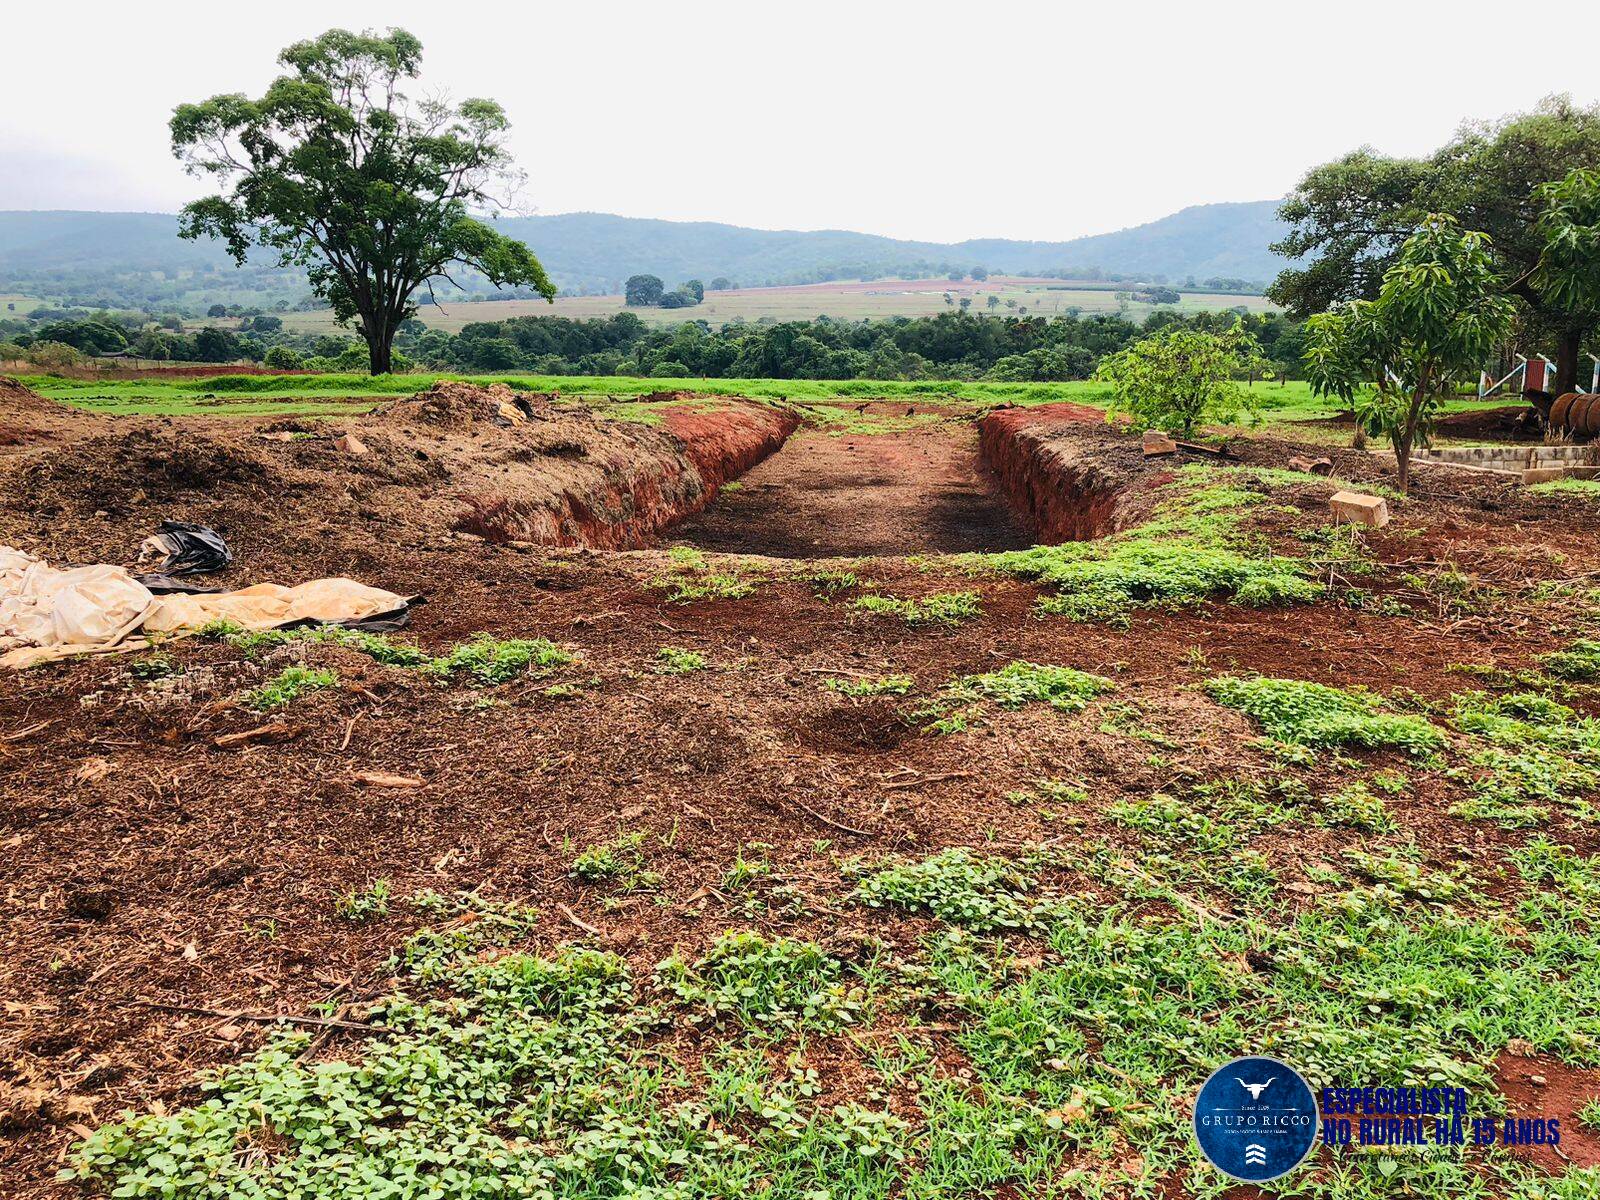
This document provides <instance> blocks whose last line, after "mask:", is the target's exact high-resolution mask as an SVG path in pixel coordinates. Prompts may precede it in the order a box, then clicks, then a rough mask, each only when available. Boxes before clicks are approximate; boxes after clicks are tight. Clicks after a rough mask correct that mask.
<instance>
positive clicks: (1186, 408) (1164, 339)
mask: <svg viewBox="0 0 1600 1200" xmlns="http://www.w3.org/2000/svg"><path fill="white" fill-rule="evenodd" d="M1268 367H1269V364H1268V363H1267V362H1266V360H1265V358H1264V357H1263V356H1262V353H1261V347H1260V346H1259V345H1258V344H1257V342H1256V339H1255V338H1254V337H1253V336H1252V335H1251V334H1250V333H1249V332H1248V331H1246V330H1245V328H1244V326H1243V325H1242V324H1240V323H1237V322H1236V323H1235V324H1234V326H1233V328H1231V329H1227V330H1224V331H1223V332H1222V333H1209V332H1205V331H1203V330H1198V329H1190V328H1189V327H1187V326H1184V325H1169V326H1167V327H1166V328H1165V329H1163V330H1161V332H1159V333H1157V334H1154V335H1152V336H1150V337H1146V338H1140V339H1139V340H1138V341H1137V342H1134V343H1133V344H1132V345H1131V346H1129V347H1127V349H1125V350H1120V351H1118V352H1117V353H1116V354H1112V355H1108V356H1107V357H1106V358H1104V359H1102V360H1101V362H1100V366H1099V369H1098V370H1096V371H1095V373H1094V378H1095V379H1096V380H1098V381H1100V382H1101V383H1109V384H1110V385H1111V388H1112V401H1111V407H1110V408H1109V409H1108V410H1107V412H1106V417H1107V419H1108V420H1109V419H1114V418H1116V417H1117V416H1119V415H1121V414H1123V413H1128V414H1130V415H1131V416H1132V417H1133V419H1134V421H1135V422H1136V423H1137V424H1139V425H1141V426H1143V427H1145V428H1147V429H1163V430H1166V431H1167V432H1169V433H1182V434H1183V435H1184V436H1185V437H1188V436H1189V435H1190V434H1192V433H1193V432H1194V427H1195V423H1196V422H1198V421H1214V422H1227V421H1231V420H1233V419H1234V417H1235V416H1237V415H1238V413H1239V410H1240V409H1241V408H1243V409H1246V410H1248V411H1251V412H1254V411H1255V407H1254V405H1253V404H1252V402H1251V400H1250V393H1249V391H1248V390H1247V389H1245V388H1242V387H1240V386H1239V384H1238V383H1237V382H1236V381H1237V379H1238V377H1239V376H1241V375H1245V374H1248V373H1250V372H1253V371H1254V372H1261V373H1262V374H1263V375H1265V374H1266V372H1267V370H1268Z"/></svg>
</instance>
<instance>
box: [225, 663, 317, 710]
mask: <svg viewBox="0 0 1600 1200" xmlns="http://www.w3.org/2000/svg"><path fill="white" fill-rule="evenodd" d="M338 682H339V677H338V676H337V675H336V674H334V673H333V672H332V671H329V670H326V669H324V668H321V667H285V668H284V669H283V670H281V671H279V672H278V673H277V674H276V675H274V676H273V677H272V678H271V679H269V680H267V682H265V683H263V684H262V685H261V686H260V687H258V688H252V689H251V690H250V691H248V692H245V693H244V694H243V695H242V696H240V697H239V703H241V704H243V705H244V706H245V707H246V708H253V709H255V710H256V711H257V712H269V711H271V710H272V709H275V708H282V707H284V706H285V705H287V704H293V703H294V702H295V701H296V700H298V699H299V698H300V697H301V696H303V695H305V694H306V693H307V692H315V691H319V690H321V689H322V688H330V687H332V686H333V685H334V684H336V683H338Z"/></svg>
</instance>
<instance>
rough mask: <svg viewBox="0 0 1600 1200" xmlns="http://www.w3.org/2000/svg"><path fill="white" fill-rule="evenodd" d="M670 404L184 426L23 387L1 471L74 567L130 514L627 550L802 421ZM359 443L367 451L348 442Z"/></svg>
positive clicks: (362, 544) (335, 538)
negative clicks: (120, 414)
mask: <svg viewBox="0 0 1600 1200" xmlns="http://www.w3.org/2000/svg"><path fill="white" fill-rule="evenodd" d="M23 393H26V394H23ZM41 406H42V407H41ZM655 411H656V423H654V424H642V423H639V422H637V421H620V420H609V419H606V418H605V417H603V416H601V415H600V414H598V413H596V412H595V411H594V410H593V409H590V408H587V407H584V406H582V405H576V404H574V405H560V404H557V403H554V402H553V401H552V400H551V399H550V398H549V397H543V396H530V395H526V394H519V393H513V392H512V391H511V390H510V389H508V388H504V387H499V388H479V387H474V386H472V385H464V384H445V385H440V386H439V387H436V388H433V389H430V390H429V391H428V392H425V393H422V394H420V395H419V396H417V397H414V398H409V399H406V400H401V401H396V402H395V403H393V404H390V405H388V406H387V407H386V408H384V409H382V410H380V411H378V412H375V413H372V414H369V415H367V416H363V417H358V418H353V419H350V420H348V421H340V422H332V423H324V422H319V421H316V420H303V421H302V420H289V421H283V420H271V419H243V420H229V421H226V422H208V421H198V422H193V423H190V424H184V425H180V424H179V423H177V422H174V421H173V420H171V419H163V418H131V417H124V418H107V417H99V416H92V415H89V414H84V413H76V412H72V411H70V410H64V409H62V408H61V407H60V406H58V405H55V404H53V403H51V402H49V401H46V400H42V399H40V398H39V397H37V396H34V395H33V394H32V393H27V392H26V389H20V390H18V389H9V390H8V391H7V393H6V394H4V395H0V433H3V434H4V436H0V445H12V446H18V447H21V448H24V449H25V453H22V454H20V455H15V456H12V457H11V458H9V459H8V460H6V461H4V462H0V482H3V484H4V487H3V488H0V510H4V509H10V510H11V512H12V514H13V517H14V519H15V521H16V522H17V527H18V528H19V530H20V537H21V539H22V540H23V541H24V542H27V541H28V540H29V539H30V538H31V539H44V538H47V537H50V536H51V535H52V534H56V535H59V533H60V532H61V529H62V525H63V523H65V525H66V527H67V531H68V535H69V544H68V548H67V557H70V558H72V559H75V560H81V559H82V558H84V557H86V556H88V555H89V554H90V553H91V551H90V548H89V546H88V544H87V543H86V541H76V542H74V541H72V540H71V533H72V531H75V530H81V529H82V528H83V519H84V518H85V517H89V516H92V515H94V514H102V515H104V516H105V517H108V518H111V519H114V520H116V519H121V520H123V521H125V522H126V523H127V525H128V526H130V535H131V534H132V533H133V532H134V531H135V530H136V529H137V528H139V527H141V526H143V527H145V528H147V529H148V528H153V527H154V525H155V523H157V522H158V521H159V520H161V519H163V518H164V517H168V516H171V515H172V514H173V513H174V512H176V511H187V512H190V513H192V514H195V515H194V516H193V517H192V519H194V520H198V521H201V522H203V523H206V524H210V525H212V526H213V527H214V528H216V529H217V530H218V531H219V532H221V533H222V534H223V536H224V537H227V538H229V540H230V541H232V540H233V539H234V538H235V536H237V537H238V538H239V539H240V540H241V543H242V544H244V545H249V544H250V542H251V541H254V540H257V539H260V540H265V541H275V542H278V543H280V544H290V545H304V544H305V542H306V541H307V540H316V541H318V542H320V543H324V544H333V545H344V546H347V547H349V549H350V551H351V552H352V553H354V554H357V555H360V556H361V557H366V556H367V555H368V554H369V553H370V550H371V547H372V545H373V544H374V542H375V541H383V542H398V543H400V544H408V543H415V542H417V541H425V540H428V539H431V538H436V537H437V536H439V535H440V534H441V533H444V532H446V531H452V530H453V531H456V532H461V533H467V534H471V535H474V536H478V537H482V538H485V539H487V540H490V541H495V542H513V541H516V542H531V543H537V544H541V545H549V546H592V547H599V548H606V549H615V548H622V547H630V546H639V545H642V544H644V542H645V540H646V539H647V538H648V537H649V535H650V534H651V533H653V532H654V531H655V530H657V529H659V528H661V527H663V526H664V525H667V524H670V523H671V522H673V521H675V520H678V519H680V518H681V517H683V516H685V515H687V514H689V513H692V512H695V511H697V510H698V509H699V508H700V507H702V506H703V505H704V504H705V503H706V502H707V501H708V500H709V499H710V498H711V497H712V496H713V495H714V494H715V492H716V489H717V488H718V487H719V486H720V485H721V484H722V483H723V482H724V481H725V480H727V479H729V478H731V477H733V476H735V475H737V474H739V473H740V472H741V471H743V470H744V469H746V467H748V466H749V465H751V464H753V463H755V462H758V461H759V460H760V459H761V458H763V457H765V456H766V455H767V454H770V453H771V452H772V451H774V450H776V449H777V448H778V447H779V446H781V445H782V444H783V441H784V439H785V438H786V437H787V436H788V434H789V432H790V431H791V430H792V429H793V428H794V426H795V419H794V418H793V417H792V416H789V415H788V414H785V413H780V412H777V411H775V410H773V409H771V408H768V407H766V406H763V405H758V404H754V403H749V402H744V401H738V400H704V401H693V402H688V403H683V404H677V405H672V404H663V405H661V406H660V408H659V410H655ZM344 433H353V434H355V435H356V437H357V438H358V439H359V441H360V443H361V444H362V445H363V446H365V447H366V450H367V453H364V454H358V453H351V452H348V451H347V450H345V449H341V447H340V443H339V442H338V440H337V436H338V435H340V434H344ZM141 536H142V535H141ZM137 540H138V538H135V539H134V542H133V543H131V544H136V543H137Z"/></svg>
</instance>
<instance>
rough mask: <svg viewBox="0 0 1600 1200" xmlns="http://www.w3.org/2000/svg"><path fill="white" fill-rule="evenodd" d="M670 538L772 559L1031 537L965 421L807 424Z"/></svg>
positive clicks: (1000, 546) (998, 544) (981, 545)
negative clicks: (885, 428) (952, 425)
mask: <svg viewBox="0 0 1600 1200" xmlns="http://www.w3.org/2000/svg"><path fill="white" fill-rule="evenodd" d="M739 485H740V486H739V487H738V488H737V489H735V490H733V491H729V492H725V493H723V495H721V496H720V497H719V498H718V499H717V500H716V502H715V503H714V504H712V505H711V506H710V507H709V508H707V509H705V510H704V511H702V512H701V513H699V514H698V515H697V516H694V517H691V518H689V519H688V520H687V521H684V522H682V523H680V524H678V525H676V526H674V527H673V528H672V530H671V531H670V533H669V535H668V536H669V539H670V540H672V541H681V542H684V543H687V544H689V545H693V546H699V547H700V548H701V549H703V550H711V551H717V552H721V553H729V554H767V555H772V556H774V557H777V558H829V557H846V558H848V557H852V556H855V555H865V554H871V555H880V554H927V553H940V554H942V553H956V552H959V551H965V550H1010V549H1016V548H1020V547H1023V546H1031V545H1032V544H1033V542H1034V538H1033V536H1032V534H1031V531H1030V530H1029V529H1028V527H1027V525H1026V524H1025V523H1024V522H1023V521H1021V520H1019V519H1018V518H1017V517H1016V515H1015V514H1014V513H1013V512H1012V511H1011V509H1010V508H1009V507H1007V505H1006V502H1005V500H1004V498H1003V497H1001V496H1000V495H999V494H997V491H996V486H995V482H994V480H993V477H992V476H991V475H990V474H989V472H988V471H987V470H985V469H984V468H983V466H982V464H981V463H980V462H979V460H978V444H977V435H976V433H975V432H974V431H973V430H972V428H971V427H970V426H969V425H962V426H960V427H958V428H956V429H953V430H944V429H940V430H938V431H934V432H911V433H881V434H860V435H846V434H836V433H826V432H822V431H807V432H804V433H799V434H796V435H794V436H793V437H791V438H790V439H789V441H788V444H787V445H785V446H784V448H783V449H782V450H781V451H779V452H778V453H776V454H774V455H773V456H772V457H770V458H768V459H767V460H766V461H765V462H763V463H762V464H761V465H760V466H758V467H756V468H755V469H754V470H752V471H751V472H750V473H749V474H747V475H745V476H743V477H742V478H741V479H740V481H739Z"/></svg>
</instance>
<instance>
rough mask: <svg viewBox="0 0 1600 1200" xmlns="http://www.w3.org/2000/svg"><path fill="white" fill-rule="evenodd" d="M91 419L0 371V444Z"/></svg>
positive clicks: (36, 438)
mask: <svg viewBox="0 0 1600 1200" xmlns="http://www.w3.org/2000/svg"><path fill="white" fill-rule="evenodd" d="M92 420H94V418H93V417H91V416H89V415H88V414H86V413H81V412H77V411H76V410H74V409H70V408H68V407H67V406H66V405H64V404H57V403H56V402H55V401H54V400H47V399H46V398H45V397H43V396H41V395H39V393H38V392H36V391H34V390H33V389H32V388H30V387H27V386H26V385H24V384H23V383H22V382H21V381H20V380H17V379H13V378H12V377H11V376H9V375H0V446H23V445H27V444H29V443H30V442H35V441H39V440H41V439H43V438H48V437H50V436H51V435H52V434H54V433H57V432H60V431H62V430H64V429H65V428H67V427H69V426H71V425H74V424H77V425H81V424H83V423H85V422H88V421H92Z"/></svg>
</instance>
